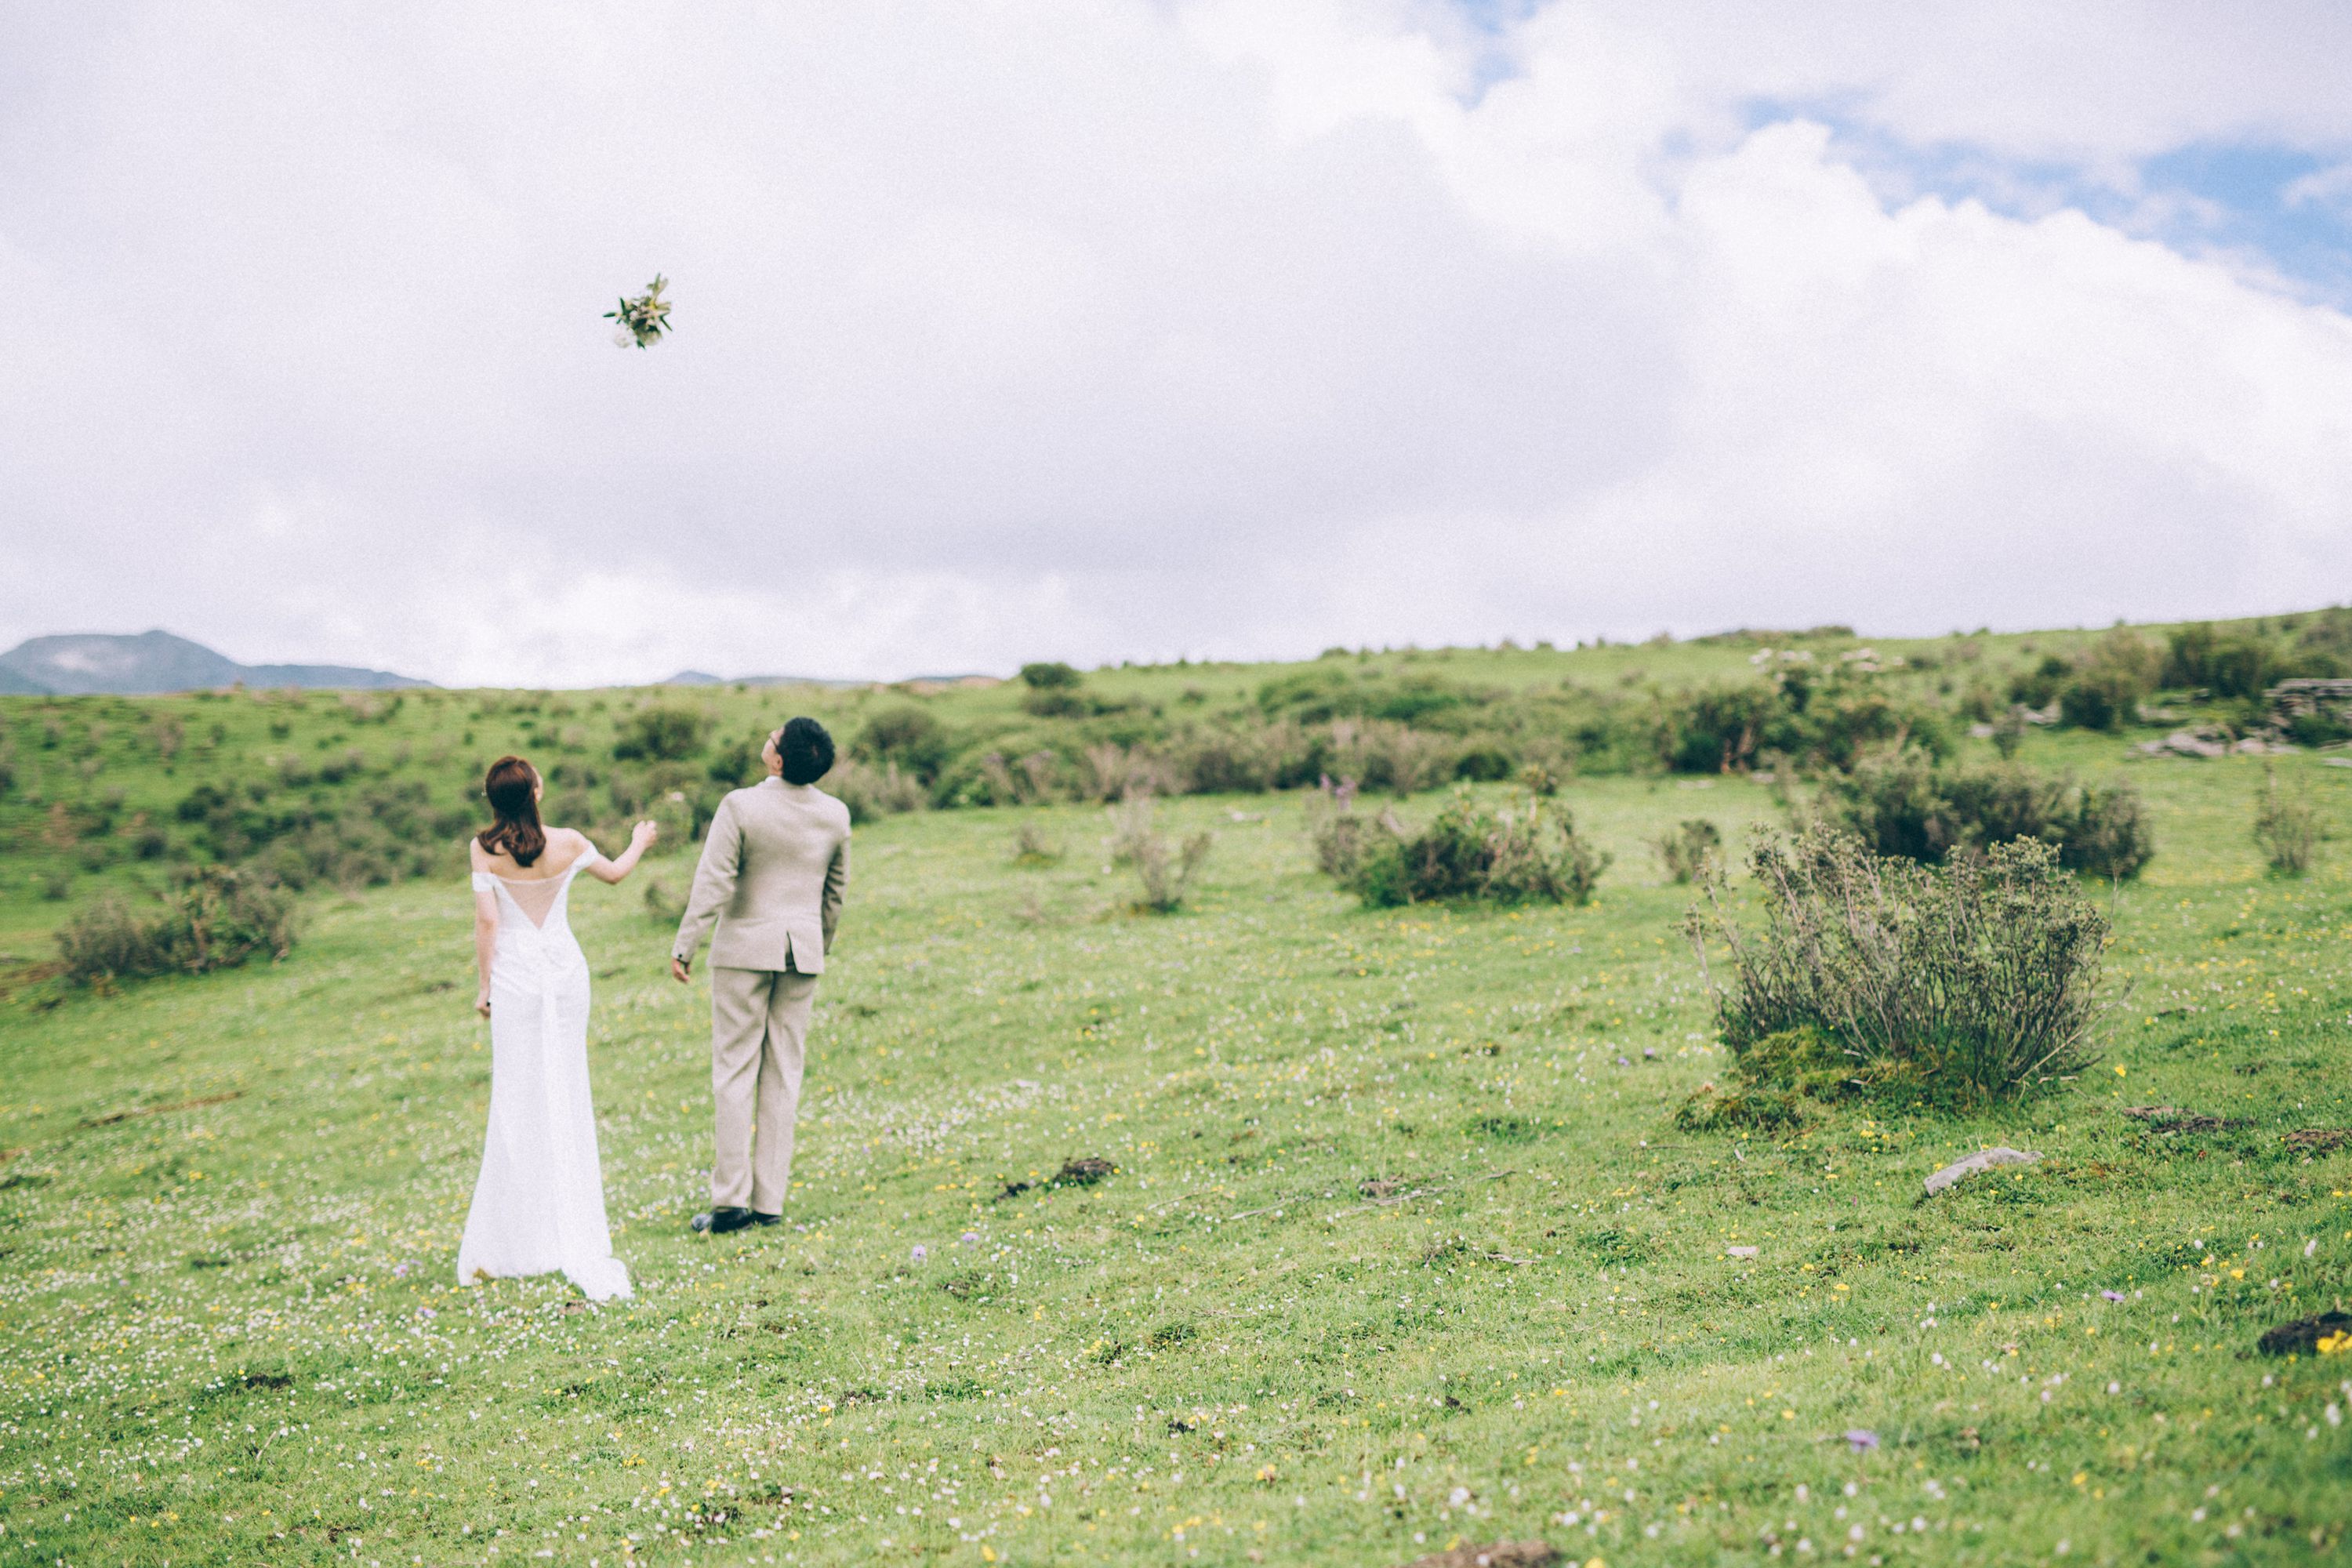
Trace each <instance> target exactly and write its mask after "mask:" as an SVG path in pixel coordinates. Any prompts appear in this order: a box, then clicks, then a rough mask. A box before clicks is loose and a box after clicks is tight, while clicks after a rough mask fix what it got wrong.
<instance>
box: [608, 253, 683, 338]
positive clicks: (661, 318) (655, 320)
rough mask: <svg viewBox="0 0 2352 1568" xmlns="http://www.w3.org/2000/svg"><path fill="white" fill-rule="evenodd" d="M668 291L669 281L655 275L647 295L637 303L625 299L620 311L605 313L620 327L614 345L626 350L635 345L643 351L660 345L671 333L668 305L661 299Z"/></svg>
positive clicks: (638, 299)
mask: <svg viewBox="0 0 2352 1568" xmlns="http://www.w3.org/2000/svg"><path fill="white" fill-rule="evenodd" d="M668 287H669V279H667V278H664V277H663V276H662V275H661V274H660V273H658V272H656V273H655V274H654V280H653V282H652V283H651V284H649V285H647V286H646V291H645V292H644V293H642V294H640V295H638V296H637V297H636V298H635V299H634V300H631V299H628V298H626V297H624V298H623V299H622V300H621V308H620V309H619V310H607V311H605V312H604V319H605V320H606V321H618V322H619V323H620V327H619V328H618V330H616V331H614V333H613V341H614V342H616V343H618V344H620V345H621V346H622V347H623V348H627V347H628V346H629V345H630V344H632V343H635V345H636V346H637V347H639V348H641V349H643V348H651V347H652V346H653V345H654V344H655V343H656V342H660V341H661V335H662V334H663V333H664V332H667V331H669V301H668V300H665V299H663V298H662V290H663V289H667V288H668Z"/></svg>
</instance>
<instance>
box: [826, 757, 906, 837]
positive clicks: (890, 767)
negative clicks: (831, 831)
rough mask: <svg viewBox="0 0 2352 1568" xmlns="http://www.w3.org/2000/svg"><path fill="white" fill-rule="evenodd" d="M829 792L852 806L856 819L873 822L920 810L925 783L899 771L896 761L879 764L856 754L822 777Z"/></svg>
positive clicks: (850, 815)
mask: <svg viewBox="0 0 2352 1568" xmlns="http://www.w3.org/2000/svg"><path fill="white" fill-rule="evenodd" d="M822 782H823V784H824V790H825V793H826V794H828V795H832V796H834V797H835V799H837V800H839V801H840V802H841V804H842V805H845V806H847V807H849V819H850V820H851V821H852V822H871V821H873V820H874V819H875V818H877V817H881V816H892V815H894V814H895V813H898V812H902V811H920V810H921V809H922V808H923V805H924V795H923V786H922V785H921V784H918V783H917V782H916V781H915V780H913V779H911V778H909V777H908V776H907V775H906V774H905V773H900V772H899V771H898V763H883V764H882V765H881V766H880V767H878V768H877V767H876V766H874V765H873V764H872V763H864V762H860V761H858V760H857V759H856V758H855V757H853V758H851V759H850V760H848V761H847V762H844V763H835V765H834V769H833V771H832V772H831V773H827V774H825V776H824V780H823V781H822Z"/></svg>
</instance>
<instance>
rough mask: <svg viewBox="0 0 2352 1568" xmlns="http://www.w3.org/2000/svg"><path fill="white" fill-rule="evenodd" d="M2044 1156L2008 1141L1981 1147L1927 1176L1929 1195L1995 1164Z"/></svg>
mask: <svg viewBox="0 0 2352 1568" xmlns="http://www.w3.org/2000/svg"><path fill="white" fill-rule="evenodd" d="M2041 1158H2042V1152H2041V1151H2040V1150H2028V1149H2012V1148H2011V1147H2009V1145H2007V1144H2006V1143H2004V1144H2001V1145H2000V1146H1999V1147H1998V1148H1992V1149H1979V1150H1978V1151H1977V1152H1975V1153H1973V1154H1971V1155H1969V1157H1968V1158H1967V1159H1965V1160H1955V1161H1953V1162H1952V1163H1950V1164H1948V1165H1947V1166H1945V1167H1944V1168H1943V1169H1942V1170H1940V1171H1938V1172H1937V1173H1935V1174H1934V1175H1932V1176H1930V1177H1928V1178H1927V1195H1928V1196H1929V1197H1934V1196H1935V1195H1936V1194H1937V1193H1940V1192H1942V1191H1943V1190H1944V1189H1945V1188H1946V1187H1948V1186H1950V1185H1951V1184H1953V1183H1955V1182H1957V1181H1958V1180H1960V1179H1961V1178H1962V1177H1963V1176H1973V1175H1975V1174H1976V1173H1978V1172H1979V1171H1990V1170H1991V1169H1992V1168H1993V1167H1994V1166H1995V1165H2031V1164H2032V1163H2034V1162H2035V1161H2036V1160H2039V1159H2041Z"/></svg>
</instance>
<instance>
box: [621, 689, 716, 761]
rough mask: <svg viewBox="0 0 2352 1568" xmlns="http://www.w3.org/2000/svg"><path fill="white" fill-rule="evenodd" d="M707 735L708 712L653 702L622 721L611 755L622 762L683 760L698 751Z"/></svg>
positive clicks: (708, 726)
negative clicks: (652, 704) (650, 705)
mask: <svg viewBox="0 0 2352 1568" xmlns="http://www.w3.org/2000/svg"><path fill="white" fill-rule="evenodd" d="M709 736H710V715H709V714H708V713H705V712H703V711H701V710H699V709H694V708H679V707H674V706H667V705H663V704H656V705H655V706H653V707H650V708H640V709H638V710H636V711H635V712H634V713H632V714H630V715H629V716H628V717H627V718H626V719H624V720H623V721H621V728H620V735H619V738H618V739H617V740H615V741H614V743H613V755H614V757H615V758H616V759H618V760H619V761H622V762H634V761H640V760H642V761H645V762H654V763H675V762H682V761H684V760H685V759H686V758H688V757H690V756H693V755H694V754H695V753H696V752H699V751H701V750H702V747H703V743H704V742H706V741H708V740H709Z"/></svg>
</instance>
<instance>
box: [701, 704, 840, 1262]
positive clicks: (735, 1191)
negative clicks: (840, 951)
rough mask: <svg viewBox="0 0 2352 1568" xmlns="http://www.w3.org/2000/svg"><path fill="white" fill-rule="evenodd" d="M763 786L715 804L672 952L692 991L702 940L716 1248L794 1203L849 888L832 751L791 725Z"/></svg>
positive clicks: (813, 728)
mask: <svg viewBox="0 0 2352 1568" xmlns="http://www.w3.org/2000/svg"><path fill="white" fill-rule="evenodd" d="M760 760H761V761H762V762H764V763H767V764H768V776H767V777H766V778H764V779H762V780H761V781H760V782H759V783H758V784H753V785H752V786H751V788H749V789H739V790H736V791H734V792H733V793H731V794H730V795H728V796H727V798H726V799H724V800H722V801H720V802H719V811H718V813H717V815H715V816H712V817H711V819H710V832H709V837H706V838H705V839H704V840H703V845H702V863H701V864H700V865H699V866H698V867H696V868H695V872H694V890H693V892H692V893H691V894H690V895H689V896H688V899H687V902H686V918H685V919H683V920H681V921H678V926H677V942H675V943H673V944H672V945H671V947H670V961H669V970H670V973H672V974H673V975H675V976H677V980H678V983H679V984H685V983H686V980H687V978H688V973H690V971H691V970H692V968H693V965H694V950H695V949H696V948H697V947H699V946H700V945H701V943H702V933H703V932H704V931H709V929H710V923H711V921H714V920H715V921H718V922H719V930H718V931H717V933H716V934H714V935H713V936H712V937H711V939H710V1092H711V1098H712V1100H714V1101H715V1102H716V1103H715V1108H714V1117H713V1120H714V1121H715V1122H716V1129H717V1133H718V1151H717V1155H716V1158H714V1159H713V1160H712V1162H711V1165H710V1211H709V1213H708V1214H698V1215H695V1216H694V1228H695V1229H697V1230H698V1231H707V1232H709V1233H710V1234H712V1235H714V1236H716V1235H721V1234H724V1233H725V1232H728V1231H730V1230H741V1229H742V1228H743V1227H744V1226H753V1225H773V1224H775V1223H776V1222H777V1221H778V1220H779V1219H781V1218H782V1217H783V1209H784V1198H785V1195H786V1194H789V1193H790V1192H791V1191H792V1175H793V1116H794V1114H795V1113H796V1112H797V1111H798V1110H799V1109H800V1100H801V1062H802V1054H803V1047H804V1046H805V1045H806V1042H807V1039H808V1025H809V1007H810V1005H811V1004H812V1002H813V1001H814V998H815V995H816V977H817V976H818V975H819V974H822V973H824V955H825V952H826V950H827V949H829V948H831V947H832V946H833V932H834V928H835V927H836V926H838V925H839V924H840V923H841V895H842V892H843V889H845V888H846V887H847V886H848V884H849V808H848V807H847V806H845V805H842V804H841V802H839V801H837V800H835V798H834V797H833V796H831V795H826V794H825V793H824V792H823V791H822V790H819V789H817V788H816V787H815V785H816V781H817V780H819V779H821V778H823V777H824V774H825V770H827V769H828V768H830V767H832V766H833V737H832V736H831V735H828V734H826V733H825V730H824V725H822V724H820V723H818V722H817V721H815V720H814V719H795V720H793V721H792V722H791V723H789V724H786V725H785V726H784V727H783V728H782V729H781V730H779V731H776V732H775V733H774V734H772V735H770V736H769V737H768V743H767V745H766V746H765V747H763V748H762V749H761V752H760Z"/></svg>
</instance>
